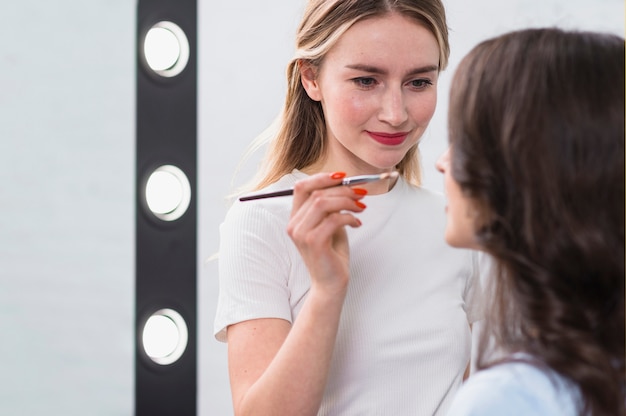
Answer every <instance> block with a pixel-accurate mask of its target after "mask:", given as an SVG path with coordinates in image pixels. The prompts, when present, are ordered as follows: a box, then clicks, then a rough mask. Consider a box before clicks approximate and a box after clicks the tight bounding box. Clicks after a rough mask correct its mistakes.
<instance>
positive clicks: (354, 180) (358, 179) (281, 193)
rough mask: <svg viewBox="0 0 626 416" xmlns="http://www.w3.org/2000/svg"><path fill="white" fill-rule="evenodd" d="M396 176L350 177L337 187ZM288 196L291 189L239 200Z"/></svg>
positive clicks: (291, 193) (395, 174) (392, 173)
mask: <svg viewBox="0 0 626 416" xmlns="http://www.w3.org/2000/svg"><path fill="white" fill-rule="evenodd" d="M397 176H398V173H397V172H391V173H388V172H387V173H381V174H378V175H359V176H351V177H349V178H344V180H343V181H341V183H340V184H339V185H337V186H341V185H343V186H354V185H358V184H360V183H368V182H375V181H380V180H382V179H391V178H395V177H397ZM288 195H293V188H291V189H285V190H283V191H276V192H268V193H265V194H256V195H248V196H242V197H241V198H239V200H240V201H252V200H254V199H263V198H274V197H276V196H288Z"/></svg>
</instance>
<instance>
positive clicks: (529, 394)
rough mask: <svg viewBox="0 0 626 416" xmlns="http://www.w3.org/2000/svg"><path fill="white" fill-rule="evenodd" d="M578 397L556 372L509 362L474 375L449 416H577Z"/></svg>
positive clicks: (458, 397) (575, 389) (458, 396)
mask: <svg viewBox="0 0 626 416" xmlns="http://www.w3.org/2000/svg"><path fill="white" fill-rule="evenodd" d="M578 397H579V394H578V389H577V388H576V387H574V385H573V384H572V383H571V382H569V381H567V380H566V379H565V378H563V377H561V376H559V375H558V374H556V373H554V372H550V373H546V372H545V371H542V370H540V369H539V368H537V367H534V366H532V365H530V364H526V363H506V364H500V365H496V366H494V367H492V368H488V369H485V370H482V371H479V372H478V373H476V374H474V375H472V376H471V377H470V378H469V379H468V380H467V381H466V382H465V383H464V384H463V386H462V387H461V389H460V390H459V392H458V393H457V395H456V396H455V398H454V400H453V402H452V405H451V407H450V409H449V411H448V416H502V415H507V416H522V415H523V416H526V415H533V416H541V415H550V416H578V415H579V413H578V409H577V403H578Z"/></svg>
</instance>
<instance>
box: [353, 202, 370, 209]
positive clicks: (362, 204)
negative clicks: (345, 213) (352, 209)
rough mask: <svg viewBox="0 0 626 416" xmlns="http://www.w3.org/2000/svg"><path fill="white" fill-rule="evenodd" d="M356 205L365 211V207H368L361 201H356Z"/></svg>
mask: <svg viewBox="0 0 626 416" xmlns="http://www.w3.org/2000/svg"><path fill="white" fill-rule="evenodd" d="M354 203H355V204H356V206H357V207H359V208H361V209H365V207H367V205H365V204H364V203H363V202H361V201H354Z"/></svg>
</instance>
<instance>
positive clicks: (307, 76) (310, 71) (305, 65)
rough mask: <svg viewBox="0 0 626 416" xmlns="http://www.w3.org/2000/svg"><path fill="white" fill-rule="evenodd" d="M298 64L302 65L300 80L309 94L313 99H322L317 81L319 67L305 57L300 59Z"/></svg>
mask: <svg viewBox="0 0 626 416" xmlns="http://www.w3.org/2000/svg"><path fill="white" fill-rule="evenodd" d="M298 66H299V67H300V82H301V83H302V86H303V87H304V90H305V91H306V93H307V95H308V96H309V98H310V99H312V100H313V101H321V100H322V93H321V91H320V87H319V84H318V82H317V68H316V67H314V66H313V65H311V63H310V62H308V61H305V60H303V59H300V60H299V61H298Z"/></svg>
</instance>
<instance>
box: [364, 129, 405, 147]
mask: <svg viewBox="0 0 626 416" xmlns="http://www.w3.org/2000/svg"><path fill="white" fill-rule="evenodd" d="M367 134H369V136H370V137H371V138H372V139H374V140H376V141H377V142H378V143H380V144H384V145H386V146H397V145H399V144H402V143H404V141H405V140H406V138H407V136H408V133H379V132H372V131H368V132H367Z"/></svg>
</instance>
